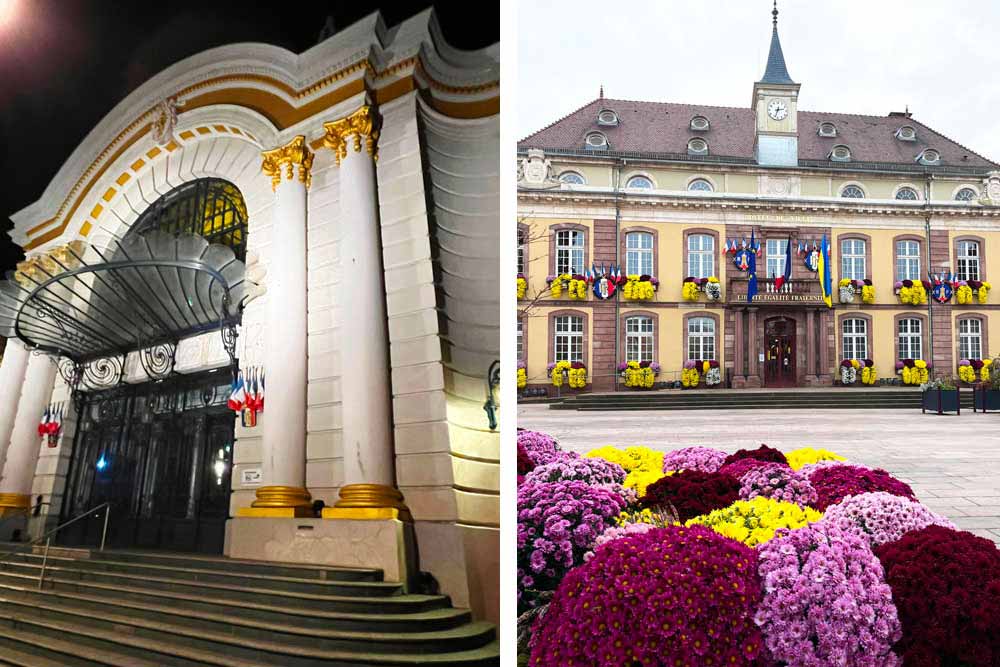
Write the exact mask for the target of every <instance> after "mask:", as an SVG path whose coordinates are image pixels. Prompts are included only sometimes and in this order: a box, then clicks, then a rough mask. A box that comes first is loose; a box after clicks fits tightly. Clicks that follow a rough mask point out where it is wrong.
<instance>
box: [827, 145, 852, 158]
mask: <svg viewBox="0 0 1000 667" xmlns="http://www.w3.org/2000/svg"><path fill="white" fill-rule="evenodd" d="M830 158H831V159H833V160H838V161H840V162H847V161H848V160H850V159H851V149H850V148H848V147H847V146H834V147H833V150H832V151H830Z"/></svg>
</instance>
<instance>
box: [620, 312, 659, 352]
mask: <svg viewBox="0 0 1000 667" xmlns="http://www.w3.org/2000/svg"><path fill="white" fill-rule="evenodd" d="M653 334H654V329H653V318H652V317H646V316H645V315H637V316H635V317H629V318H626V319H625V361H653V350H654V349H655V340H654V337H653Z"/></svg>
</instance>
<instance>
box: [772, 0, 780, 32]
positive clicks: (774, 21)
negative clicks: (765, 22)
mask: <svg viewBox="0 0 1000 667" xmlns="http://www.w3.org/2000/svg"><path fill="white" fill-rule="evenodd" d="M771 16H773V17H774V18H773V19H771V20H772V22H773V23H774V27H775V28H777V27H778V0H774V9H772V10H771Z"/></svg>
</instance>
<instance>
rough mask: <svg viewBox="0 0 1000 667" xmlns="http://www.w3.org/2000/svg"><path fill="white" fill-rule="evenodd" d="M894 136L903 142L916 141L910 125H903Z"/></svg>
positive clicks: (914, 132) (914, 131)
mask: <svg viewBox="0 0 1000 667" xmlns="http://www.w3.org/2000/svg"><path fill="white" fill-rule="evenodd" d="M896 136H897V137H899V138H900V139H902V140H903V141H916V139H917V131H916V130H915V129H913V127H912V126H910V125H904V126H903V127H901V128H899V129H898V130H896Z"/></svg>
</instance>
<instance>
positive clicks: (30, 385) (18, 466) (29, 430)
mask: <svg viewBox="0 0 1000 667" xmlns="http://www.w3.org/2000/svg"><path fill="white" fill-rule="evenodd" d="M55 380H56V365H55V363H53V359H52V358H50V357H49V356H48V355H44V354H35V355H30V356H29V358H28V363H27V368H26V370H25V373H24V385H23V386H22V388H21V399H20V400H19V401H18V402H17V415H16V416H15V417H14V428H13V430H12V431H11V435H10V446H9V447H8V448H7V459H6V460H5V461H4V465H3V475H2V476H0V516H4V515H11V514H19V513H24V514H27V511H28V508H29V507H30V506H31V485H32V482H33V481H34V478H35V464H37V463H38V448H39V447H40V446H41V442H42V439H41V436H39V435H38V422H40V421H41V419H42V413H43V412H44V411H45V407H46V406H47V405H48V404H49V401H50V400H51V399H52V388H53V385H54V384H55Z"/></svg>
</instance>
